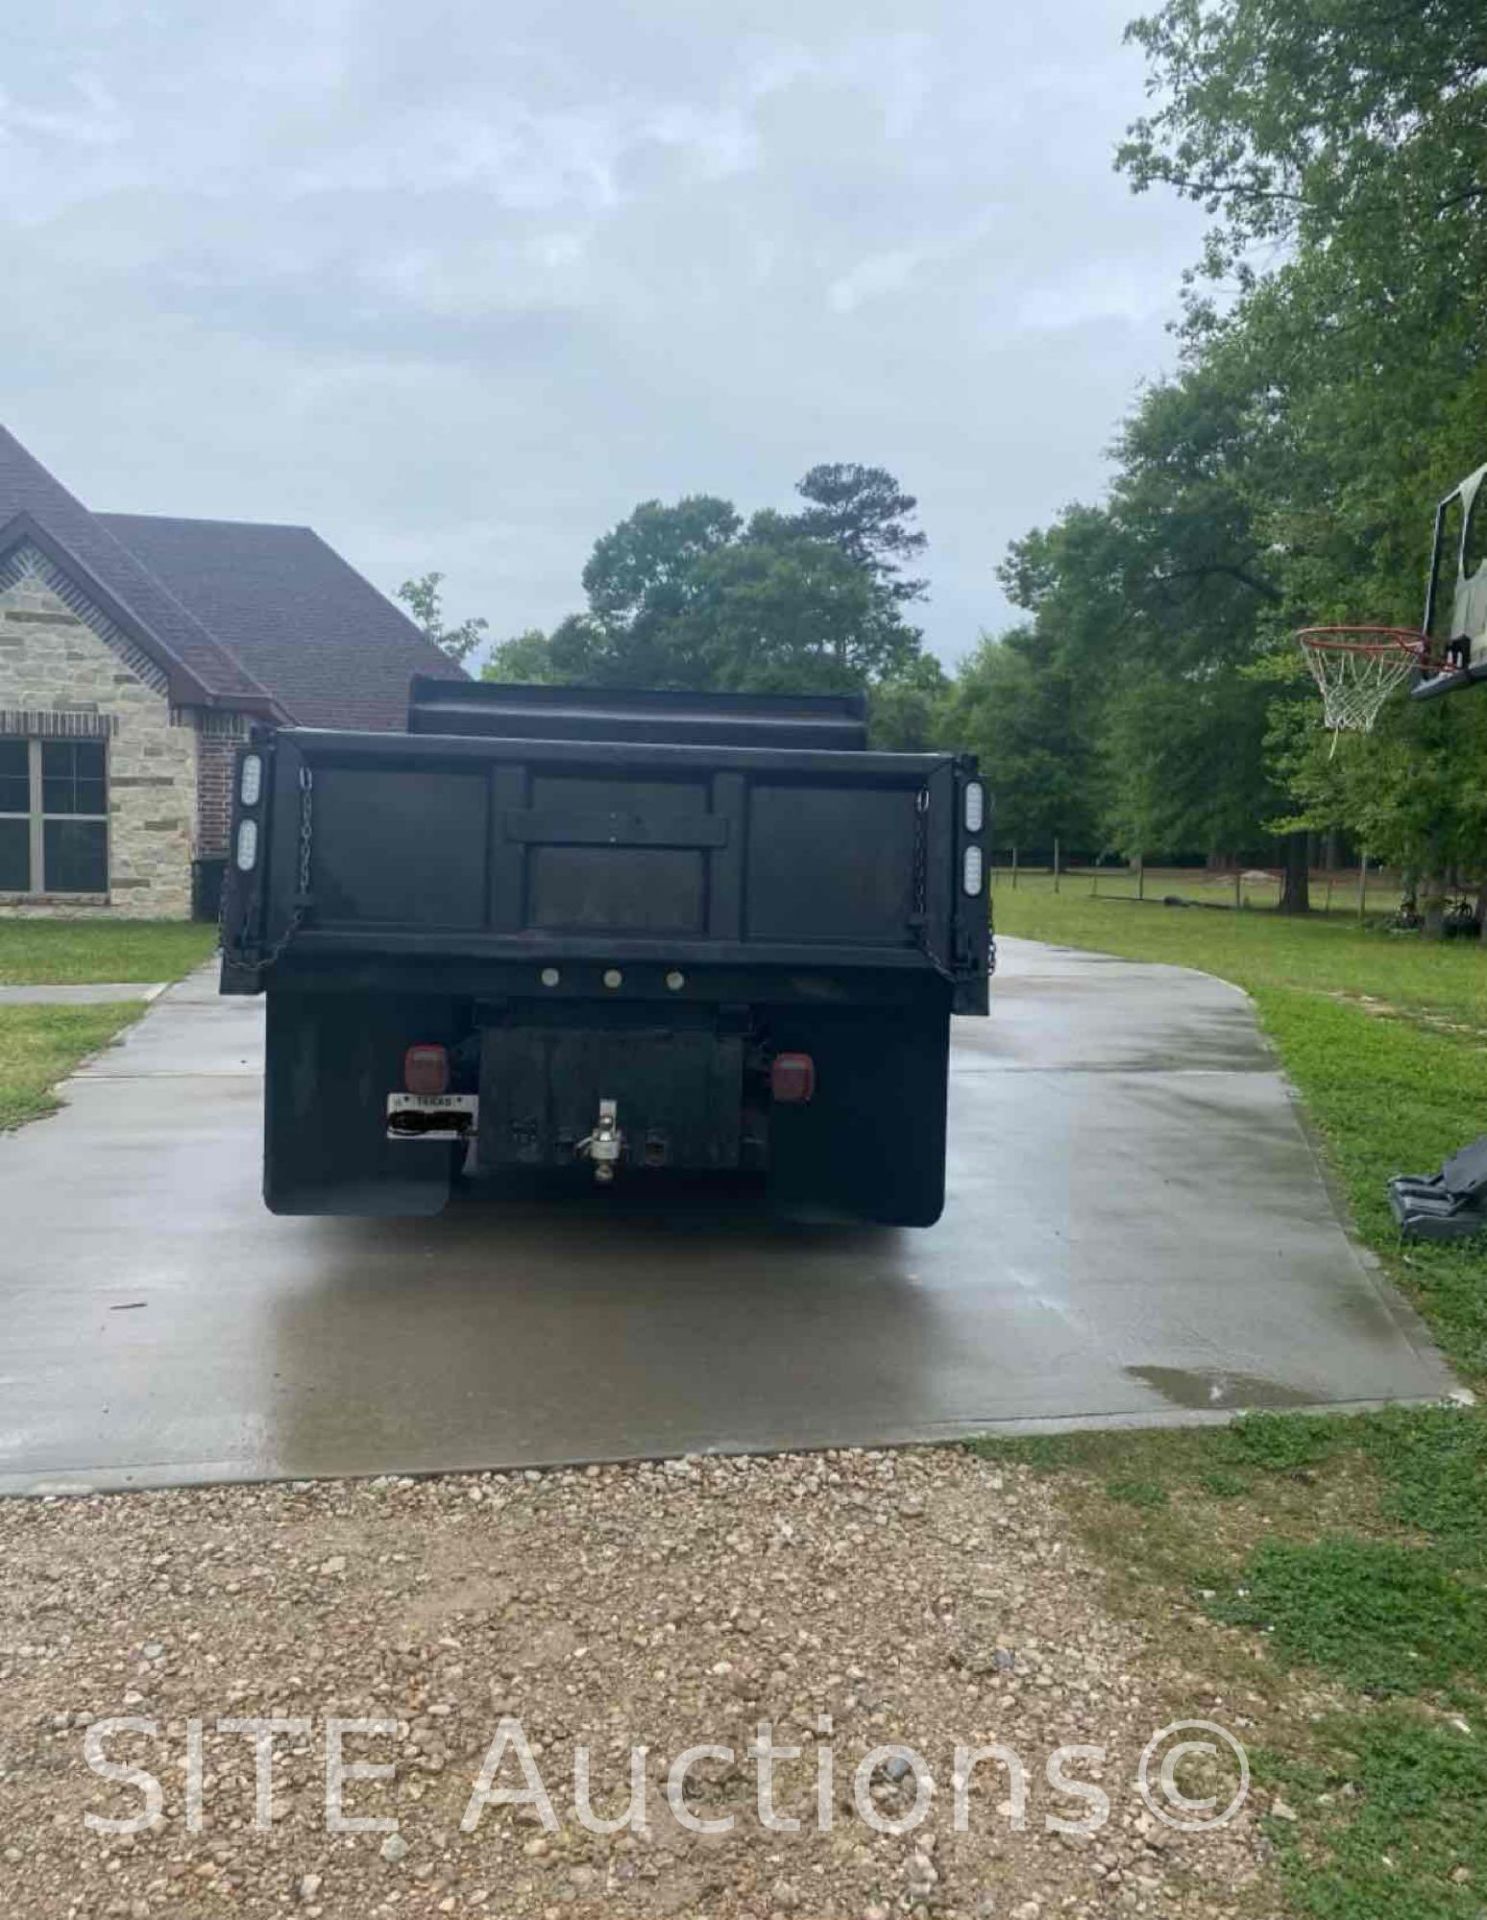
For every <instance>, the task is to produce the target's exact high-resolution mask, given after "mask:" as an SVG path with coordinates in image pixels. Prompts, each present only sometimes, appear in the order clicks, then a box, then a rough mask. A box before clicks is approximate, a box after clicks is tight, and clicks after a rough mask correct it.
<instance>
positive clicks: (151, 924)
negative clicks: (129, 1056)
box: [0, 919, 217, 1132]
mask: <svg viewBox="0 0 1487 1920" xmlns="http://www.w3.org/2000/svg"><path fill="white" fill-rule="evenodd" d="M216 942H217V930H216V928H215V927H212V926H204V925H202V924H201V923H199V922H193V921H189V920H109V919H92V920H43V919H0V987H9V986H27V987H30V986H80V985H87V984H90V983H93V982H126V981H127V982H145V981H149V982H153V981H157V980H159V981H170V980H178V979H180V977H181V976H182V975H183V974H185V973H189V972H190V971H191V969H192V968H193V967H197V966H200V965H201V963H202V962H203V961H204V960H207V959H208V958H210V956H211V954H212V952H213V950H214V948H215V946H216ZM144 1011H145V1007H144V1003H143V1002H135V1003H130V1004H124V1005H118V1006H97V1007H90V1006H4V1005H0V1132H4V1131H6V1130H8V1129H10V1128H13V1127H18V1126H21V1125H23V1124H24V1123H25V1122H26V1121H28V1120H36V1119H39V1118H40V1117H41V1116H42V1115H43V1114H47V1113H54V1112H55V1111H56V1109H57V1108H58V1107H59V1106H60V1105H61V1102H60V1101H59V1100H58V1099H57V1098H56V1096H55V1094H54V1092H53V1089H54V1088H55V1086H56V1084H57V1082H58V1081H59V1080H63V1079H65V1078H66V1077H67V1075H68V1074H69V1073H71V1072H72V1071H73V1069H74V1068H75V1067H76V1066H77V1065H78V1064H79V1062H80V1061H82V1060H84V1059H86V1058H87V1056H88V1055H89V1054H91V1053H96V1052H97V1051H98V1049H99V1048H100V1047H103V1046H106V1045H107V1044H108V1043H109V1042H110V1041H111V1040H113V1039H114V1038H116V1037H117V1035H118V1034H119V1033H121V1032H122V1031H123V1029H124V1028H125V1027H127V1026H129V1025H130V1024H131V1022H133V1021H135V1020H137V1019H138V1018H139V1017H140V1015H141V1014H142V1013H143V1012H144Z"/></svg>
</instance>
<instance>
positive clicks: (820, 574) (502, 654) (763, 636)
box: [485, 464, 925, 704]
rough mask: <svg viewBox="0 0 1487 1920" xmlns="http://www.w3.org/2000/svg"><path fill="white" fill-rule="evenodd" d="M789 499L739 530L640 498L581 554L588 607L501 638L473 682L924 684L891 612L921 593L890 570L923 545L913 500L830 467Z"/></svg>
mask: <svg viewBox="0 0 1487 1920" xmlns="http://www.w3.org/2000/svg"><path fill="white" fill-rule="evenodd" d="M798 491H799V492H800V494H801V496H802V497H803V499H804V500H805V502H806V504H805V506H804V507H803V508H802V509H801V511H799V512H798V513H778V512H774V511H770V510H765V511H762V512H758V513H755V514H754V515H752V516H751V518H750V519H749V520H748V521H747V522H745V521H744V519H743V517H742V516H741V515H740V513H739V512H738V510H737V508H735V507H734V506H733V505H732V503H731V502H729V501H727V500H719V499H716V498H714V497H713V496H711V495H707V494H693V495H689V496H688V497H686V498H684V499H681V500H678V501H675V502H672V503H670V504H666V503H663V502H661V501H659V500H646V501H643V502H642V503H641V504H640V505H639V506H638V507H636V508H635V510H634V511H633V512H632V513H631V514H629V515H628V516H627V517H626V518H625V519H624V520H622V521H620V523H619V524H618V526H615V527H612V528H611V529H610V530H609V532H608V533H605V534H603V535H602V536H601V537H600V538H599V540H597V541H596V542H595V545H594V550H593V553H592V554H591V555H590V557H589V560H588V563H587V565H586V566H585V567H584V570H583V576H582V579H583V589H584V595H585V598H586V601H587V604H586V606H585V607H584V608H583V609H582V610H581V611H580V612H577V613H573V614H570V615H569V616H568V617H567V619H565V620H563V621H560V622H559V624H558V625H557V626H556V627H555V628H554V629H553V631H552V632H551V633H550V634H547V635H542V634H536V633H525V634H521V635H518V636H517V637H516V638H515V639H512V640H507V641H503V642H502V643H501V644H500V645H498V646H497V647H496V648H495V650H494V653H493V655H492V658H491V661H490V663H489V665H488V666H487V667H486V669H485V671H486V673H487V674H488V675H489V676H490V677H492V678H495V679H503V680H511V679H528V680H531V679H536V680H558V681H584V682H587V683H588V684H590V685H594V686H646V687H697V688H710V687H716V688H723V689H733V690H736V691H757V692H769V691H777V692H779V691H815V692H832V691H839V692H850V691H853V690H856V689H864V688H886V687H887V685H888V684H889V683H890V682H893V681H895V680H896V679H897V678H898V677H899V676H902V675H911V676H912V675H913V674H914V673H915V672H916V671H918V672H919V675H920V678H919V682H918V684H920V685H921V686H922V685H923V684H924V682H923V674H922V661H923V655H922V639H921V635H920V633H919V631H918V629H917V628H915V627H913V626H910V625H909V624H908V622H907V621H906V620H905V618H904V616H903V612H902V607H903V604H904V603H905V602H906V601H908V600H911V599H913V598H914V597H915V596H916V595H917V594H918V593H919V592H920V591H921V590H922V583H920V582H918V581H915V580H910V579H905V578H904V577H903V575H902V574H901V572H900V567H901V564H902V563H903V561H904V560H905V559H907V558H910V557H912V556H914V555H917V554H918V553H920V552H921V551H922V550H923V548H924V544H925V537H924V535H923V533H921V532H920V531H918V529H917V528H915V527H914V526H913V525H912V524H911V520H912V516H913V513H914V510H915V502H914V500H913V498H912V496H911V495H909V494H906V493H905V492H904V491H903V490H902V488H901V487H900V486H899V485H898V483H897V482H896V481H895V480H894V478H893V476H892V475H891V474H889V473H887V472H885V471H884V470H883V469H882V468H881V467H866V466H855V465H841V464H838V465H832V466H818V467H813V468H812V469H811V471H810V472H809V473H808V474H807V475H806V476H805V478H804V479H803V480H802V481H801V483H800V486H799V489H798ZM908 697H909V696H908V692H907V690H906V692H905V694H904V696H903V699H905V700H906V699H907V698H908ZM901 704H902V703H901Z"/></svg>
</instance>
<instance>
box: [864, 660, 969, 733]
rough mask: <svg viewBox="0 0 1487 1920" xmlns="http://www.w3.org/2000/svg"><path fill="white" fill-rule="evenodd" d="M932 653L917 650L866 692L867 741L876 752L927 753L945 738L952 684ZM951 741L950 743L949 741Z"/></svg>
mask: <svg viewBox="0 0 1487 1920" xmlns="http://www.w3.org/2000/svg"><path fill="white" fill-rule="evenodd" d="M952 684H953V683H952V682H951V680H950V679H949V678H948V677H947V675H946V673H945V669H944V668H943V667H942V666H941V665H940V663H939V661H938V660H936V658H935V657H934V655H933V654H932V653H918V654H916V655H915V656H914V658H913V659H912V660H910V661H909V662H908V664H907V665H906V666H904V667H902V668H900V669H898V670H897V671H896V672H893V673H890V674H886V675H885V676H884V677H883V678H882V679H881V680H879V681H878V683H877V684H876V685H875V686H874V687H872V688H870V689H869V692H868V742H869V744H870V745H871V746H872V747H873V748H874V749H875V750H876V751H877V752H879V753H931V752H933V751H934V750H935V748H936V747H938V746H939V745H940V744H941V741H942V740H947V739H948V736H947V735H946V733H945V707H946V703H947V701H948V700H949V697H950V690H951V686H952ZM951 744H954V743H953V742H952V743H951Z"/></svg>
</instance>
